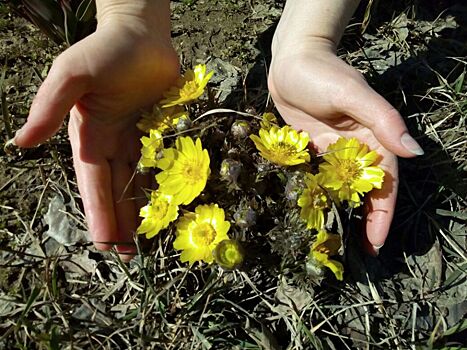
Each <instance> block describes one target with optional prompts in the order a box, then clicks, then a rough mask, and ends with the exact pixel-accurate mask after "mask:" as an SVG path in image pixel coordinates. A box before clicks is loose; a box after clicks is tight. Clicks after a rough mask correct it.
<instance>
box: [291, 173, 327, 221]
mask: <svg viewBox="0 0 467 350" xmlns="http://www.w3.org/2000/svg"><path fill="white" fill-rule="evenodd" d="M322 182H323V176H322V174H318V175H312V174H306V178H305V185H306V188H305V190H304V191H303V193H302V195H301V196H300V198H299V199H298V201H297V203H298V206H299V207H301V208H302V210H301V211H300V217H301V218H302V219H303V220H304V221H305V222H306V223H307V228H308V229H316V230H321V229H322V228H323V226H324V212H323V210H324V209H326V208H328V197H327V195H326V192H325V191H324V190H323V188H322V187H321V185H322Z"/></svg>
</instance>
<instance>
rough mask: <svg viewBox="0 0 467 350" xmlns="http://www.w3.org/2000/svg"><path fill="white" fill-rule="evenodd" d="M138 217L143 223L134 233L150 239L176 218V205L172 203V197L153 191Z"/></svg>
mask: <svg viewBox="0 0 467 350" xmlns="http://www.w3.org/2000/svg"><path fill="white" fill-rule="evenodd" d="M139 216H140V217H142V218H143V221H142V222H141V224H140V225H139V227H138V229H137V230H136V233H138V234H146V237H147V238H152V237H154V236H155V235H157V234H158V233H159V232H160V231H161V230H163V229H165V228H167V226H169V224H170V223H171V222H172V221H174V220H175V219H176V218H177V217H178V205H177V204H175V203H174V202H173V200H172V196H169V195H166V194H163V193H160V192H158V191H153V192H152V193H151V201H150V202H149V203H148V205H146V206H144V207H142V208H141V210H140V212H139Z"/></svg>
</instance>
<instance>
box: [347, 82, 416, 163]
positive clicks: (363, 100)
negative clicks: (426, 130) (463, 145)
mask: <svg viewBox="0 0 467 350" xmlns="http://www.w3.org/2000/svg"><path fill="white" fill-rule="evenodd" d="M350 91H352V94H350V95H349V97H348V98H347V99H346V102H344V105H345V111H344V112H345V113H346V114H348V115H350V116H351V117H352V118H354V119H355V120H357V121H358V122H360V123H361V124H363V125H365V126H366V127H367V128H369V129H371V130H372V132H373V134H374V135H375V137H376V138H377V139H378V141H379V142H380V143H381V144H382V145H383V146H384V147H385V148H386V149H387V150H389V151H391V152H392V153H394V154H397V155H398V156H401V157H415V156H419V155H423V153H424V152H423V149H422V148H421V147H420V145H419V144H418V143H417V141H415V139H414V138H413V137H412V136H410V134H409V132H408V130H407V126H406V125H405V123H404V120H403V119H402V117H401V115H400V114H399V112H398V111H397V110H396V109H395V108H394V107H393V106H391V104H389V102H387V101H386V100H385V99H384V98H383V97H381V96H380V95H379V94H378V93H376V92H375V91H374V90H373V89H372V88H371V87H370V86H368V84H366V82H357V83H355V84H352V89H351V90H350Z"/></svg>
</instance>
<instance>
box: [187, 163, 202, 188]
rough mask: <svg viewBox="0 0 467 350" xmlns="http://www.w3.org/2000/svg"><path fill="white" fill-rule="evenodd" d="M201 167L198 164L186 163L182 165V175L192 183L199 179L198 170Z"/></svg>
mask: <svg viewBox="0 0 467 350" xmlns="http://www.w3.org/2000/svg"><path fill="white" fill-rule="evenodd" d="M200 169H201V167H200V166H199V165H198V164H186V165H185V166H184V171H183V176H184V177H185V179H186V181H187V182H188V183H189V184H190V185H194V184H196V183H197V182H198V181H199V178H200V174H199V170H200Z"/></svg>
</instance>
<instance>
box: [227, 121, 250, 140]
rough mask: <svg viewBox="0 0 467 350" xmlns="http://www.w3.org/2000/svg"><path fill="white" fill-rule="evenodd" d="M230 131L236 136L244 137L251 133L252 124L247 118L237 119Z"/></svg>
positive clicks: (238, 137) (237, 137)
mask: <svg viewBox="0 0 467 350" xmlns="http://www.w3.org/2000/svg"><path fill="white" fill-rule="evenodd" d="M230 132H231V133H232V135H233V137H234V138H236V139H244V138H246V137H248V135H249V134H250V132H251V127H250V124H249V123H248V122H247V121H245V120H236V121H235V122H234V123H233V124H232V126H231V128H230Z"/></svg>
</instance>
